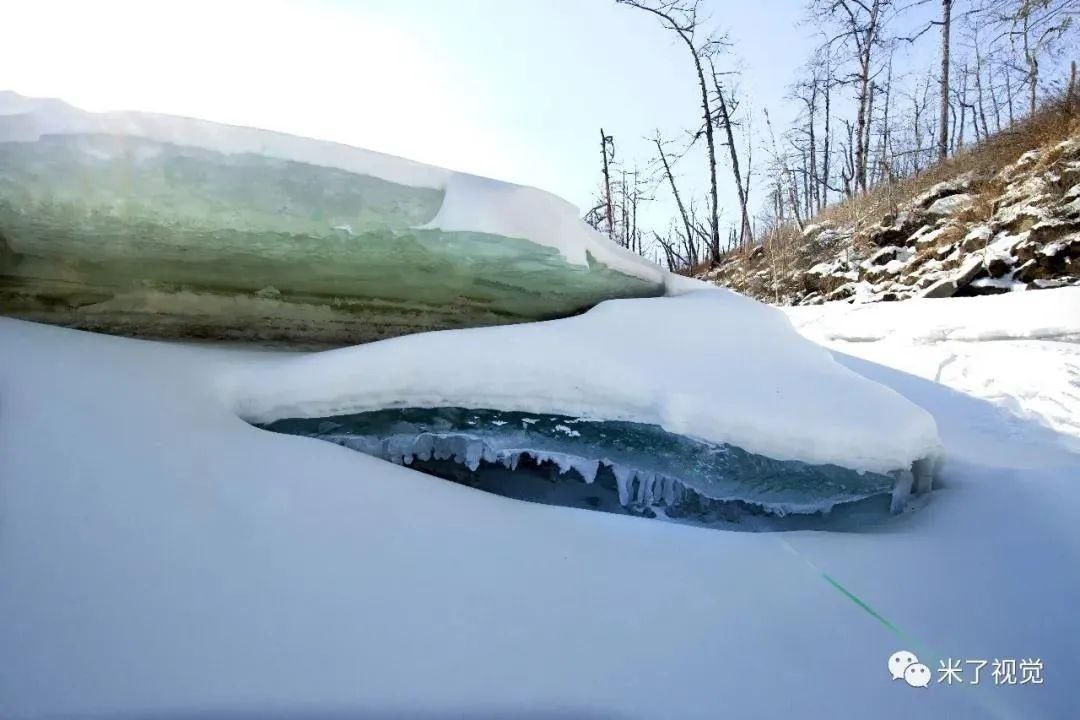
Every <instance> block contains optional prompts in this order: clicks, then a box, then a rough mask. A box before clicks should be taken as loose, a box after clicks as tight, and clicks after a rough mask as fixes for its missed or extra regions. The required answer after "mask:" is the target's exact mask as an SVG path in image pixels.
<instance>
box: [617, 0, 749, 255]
mask: <svg viewBox="0 0 1080 720" xmlns="http://www.w3.org/2000/svg"><path fill="white" fill-rule="evenodd" d="M698 1H699V0H652V1H650V0H615V2H617V3H618V4H620V5H628V6H630V7H634V8H638V9H639V10H643V11H645V12H647V13H651V14H652V15H655V16H656V17H657V18H659V19H660V21H661V22H662V24H663V25H664V27H665V28H667V29H668V30H671V31H672V32H674V33H675V34H676V35H678V37H679V38H680V39H681V40H682V42H683V44H684V45H686V48H687V50H689V51H690V57H691V59H692V60H693V62H694V72H695V74H696V75H697V81H698V88H699V89H700V91H701V117H702V123H703V132H704V135H705V143H706V145H707V150H708V160H707V162H708V173H709V240H710V250H711V252H712V259H713V261H714V262H716V261H719V259H720V209H719V205H718V200H717V189H716V185H717V181H716V142H715V140H714V138H713V111H712V106H711V104H710V102H709V86H708V85H707V84H706V82H705V70H704V65H703V61H707V60H708V59H709V58H711V57H712V56H713V55H714V54H715V53H717V52H718V51H719V50H721V49H722V48H723V47H725V46H726V45H727V44H728V43H727V40H726V38H723V37H716V36H712V35H708V36H706V37H705V38H704V39H703V40H699V38H698V37H697V35H698V31H699V30H700V29H701V26H702V22H701V19H700V18H699V17H698Z"/></svg>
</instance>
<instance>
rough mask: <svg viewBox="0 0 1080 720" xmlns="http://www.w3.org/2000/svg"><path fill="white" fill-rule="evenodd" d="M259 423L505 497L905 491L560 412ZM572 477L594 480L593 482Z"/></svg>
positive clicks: (842, 496) (674, 510)
mask: <svg viewBox="0 0 1080 720" xmlns="http://www.w3.org/2000/svg"><path fill="white" fill-rule="evenodd" d="M266 427H267V429H269V430H274V431H276V432H283V433H289V434H296V435H306V436H310V437H316V438H319V439H322V440H328V441H330V442H334V443H337V444H339V445H343V446H345V447H349V448H352V449H354V450H358V451H360V452H364V453H367V454H368V455H373V456H375V457H379V458H382V459H384V460H390V461H392V462H395V463H397V464H399V465H409V466H412V467H415V468H417V469H421V470H424V471H426V472H430V473H432V474H436V475H441V476H444V477H450V478H452V479H456V480H458V481H460V482H463V483H465V484H470V485H474V486H477V487H481V488H483V489H486V490H490V491H492V492H495V493H497V494H502V495H508V496H510V497H517V498H522V499H538V500H540V501H542V502H548V503H550V504H561V505H571V506H577V507H596V508H599V509H606V510H609V511H614V512H630V513H634V514H647V515H660V516H664V517H670V518H673V519H680V520H684V521H687V522H696V523H700V524H712V523H714V522H716V521H717V520H722V521H728V520H739V519H743V518H745V517H746V516H747V515H762V514H768V515H772V516H778V517H783V516H785V515H789V514H802V515H809V514H814V513H826V514H827V513H829V512H830V511H832V510H833V508H834V507H836V506H838V505H844V504H850V503H857V502H859V501H863V500H867V499H870V498H875V497H876V498H880V499H882V500H884V499H886V498H890V497H892V498H894V499H895V498H897V497H898V498H900V499H901V500H902V499H903V498H906V495H907V493H909V492H910V491H911V487H910V485H911V477H912V476H911V473H910V472H906V471H905V472H894V473H891V474H889V475H883V474H879V473H858V472H855V471H854V470H848V469H845V468H840V467H837V466H835V465H809V464H806V463H801V462H795V461H777V460H772V459H770V458H767V457H763V456H760V455H754V454H751V453H747V452H746V451H744V450H742V449H741V448H736V447H732V446H728V445H715V444H712V443H707V442H702V441H699V440H694V439H692V438H688V437H683V436H680V435H674V434H672V433H668V432H666V431H664V430H663V429H662V428H659V427H657V426H655V425H643V424H640V423H628V422H609V421H600V420H594V419H588V420H586V419H582V418H570V417H565V416H562V415H541V416H539V417H530V416H527V415H525V414H524V413H514V412H501V411H497V410H467V409H463V408H433V409H422V408H404V409H399V410H383V411H374V412H368V413H359V414H355V415H345V416H337V417H332V418H311V419H285V420H280V421H277V422H274V423H270V424H269V425H267V426H266ZM575 428H579V429H575ZM545 468H547V469H549V470H550V471H551V472H544V470H545ZM502 469H505V470H509V471H511V472H512V473H513V474H512V475H508V474H507V473H505V472H500V471H501V470H502ZM466 471H467V472H466ZM581 483H584V484H586V485H593V484H594V483H596V484H597V485H600V486H602V487H597V488H594V489H593V490H592V491H591V493H592V494H590V493H589V492H587V491H585V490H584V489H583V488H581V487H579V485H580V484H581ZM575 486H578V487H575ZM605 496H606V497H605ZM616 503H617V506H616ZM890 506H893V507H894V509H895V502H879V503H877V507H878V508H879V509H885V508H888V507H890Z"/></svg>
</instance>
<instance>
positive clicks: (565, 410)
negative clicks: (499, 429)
mask: <svg viewBox="0 0 1080 720" xmlns="http://www.w3.org/2000/svg"><path fill="white" fill-rule="evenodd" d="M225 387H226V392H227V393H228V394H229V395H230V396H231V397H232V398H233V402H234V406H235V407H236V409H237V412H238V413H239V414H240V415H241V416H242V417H244V418H246V419H248V420H251V421H253V422H260V423H266V422H271V421H273V420H279V419H282V418H287V417H325V416H329V415H344V414H348V413H355V412H363V411H367V410H380V409H384V408H389V407H467V408H494V409H499V410H518V411H523V412H535V413H552V414H562V415H572V416H591V417H599V418H603V419H605V420H627V421H634V422H642V423H649V424H654V425H660V426H661V427H663V428H664V429H666V430H668V431H669V432H673V433H677V434H680V435H689V436H692V437H696V438H700V439H703V440H707V441H711V442H714V443H728V444H731V445H736V446H738V447H741V448H743V449H745V450H747V451H749V452H752V453H757V454H760V455H765V456H768V457H771V458H775V459H777V460H801V461H803V462H809V463H814V464H824V463H832V464H836V465H841V466H843V467H847V468H852V469H855V470H870V471H875V472H883V473H884V472H889V471H893V470H898V469H901V470H902V469H908V468H910V467H911V464H912V462H914V461H915V460H918V459H921V458H926V457H933V456H936V455H938V454H939V452H940V444H939V441H938V438H937V429H936V428H935V426H934V421H933V419H932V418H931V417H930V416H929V415H928V414H927V413H926V412H924V411H923V410H921V409H920V408H918V407H915V406H914V405H912V404H911V403H909V402H907V401H905V400H904V399H903V398H902V397H900V396H899V395H897V394H896V393H894V392H892V391H890V390H888V389H887V388H884V387H882V386H880V385H877V384H875V383H871V382H867V381H866V380H864V379H863V378H861V377H859V376H858V375H856V374H854V373H851V372H848V371H847V370H845V369H844V368H842V367H841V366H839V365H837V364H836V363H835V362H833V360H832V359H831V358H830V357H829V356H828V354H827V353H825V352H824V351H822V350H821V349H820V348H819V347H817V346H815V345H813V344H812V343H809V342H806V341H804V340H803V339H802V338H800V337H799V336H798V334H797V333H795V332H793V331H792V329H791V326H790V324H789V323H788V322H787V320H786V319H785V318H784V316H783V314H782V313H780V312H777V311H776V310H774V309H773V308H770V307H768V306H765V305H762V304H760V303H758V302H756V301H753V300H750V299H747V298H744V297H742V296H740V295H736V294H735V293H732V292H730V291H727V290H719V289H705V290H701V291H698V292H690V293H685V294H683V295H679V296H675V297H665V298H650V299H642V300H615V301H609V302H605V303H601V304H600V305H598V306H597V307H595V308H593V309H592V310H590V311H589V312H587V313H585V314H584V315H580V316H577V317H573V318H567V319H564V320H555V321H551V322H544V323H530V324H525V325H513V326H501V327H492V328H472V329H468V330H453V331H445V332H439V333H427V334H423V335H411V336H407V337H401V338H393V339H390V340H385V341H382V342H379V343H374V344H368V345H360V346H356V347H353V348H345V349H342V350H335V351H330V352H326V353H319V354H315V355H308V356H304V357H298V358H290V359H287V360H283V361H281V362H274V363H262V364H260V365H257V366H255V367H250V366H247V365H244V366H240V367H238V368H237V370H236V372H235V373H233V374H232V375H230V376H229V378H227V379H226V380H225ZM884 427H888V428H889V429H888V431H887V432H883V431H882V428H884Z"/></svg>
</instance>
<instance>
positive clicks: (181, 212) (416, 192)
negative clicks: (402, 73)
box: [0, 92, 666, 344]
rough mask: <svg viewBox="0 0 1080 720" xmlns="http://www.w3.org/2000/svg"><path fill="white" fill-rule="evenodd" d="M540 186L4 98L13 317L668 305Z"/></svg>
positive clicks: (2, 288) (385, 317)
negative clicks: (637, 302) (653, 301)
mask: <svg viewBox="0 0 1080 720" xmlns="http://www.w3.org/2000/svg"><path fill="white" fill-rule="evenodd" d="M665 278H666V274H665V273H664V272H663V271H662V270H661V269H660V268H658V267H656V266H655V265H653V264H652V263H649V262H648V261H646V260H644V259H643V258H641V257H639V256H637V255H635V254H633V253H630V252H628V251H626V250H624V249H622V248H620V247H618V246H617V245H616V244H615V243H613V242H611V241H610V240H608V239H607V238H605V237H604V236H602V235H601V234H599V233H597V232H595V231H594V230H593V229H592V228H590V227H588V226H587V225H586V224H584V223H583V222H581V220H580V219H579V218H578V213H577V210H576V208H574V207H573V206H571V205H570V204H569V203H566V202H565V201H563V200H560V199H559V198H557V197H555V196H553V195H551V194H549V193H546V192H543V191H540V190H536V189H534V188H528V187H522V186H518V185H513V184H509V183H502V182H498V181H495V180H489V179H487V178H481V177H475V176H471V175H466V174H461V173H455V172H452V171H450V170H444V169H441V168H435V167H430V166H427V165H422V164H420V163H416V162H412V161H410V160H405V159H402V158H397V157H392V156H389V155H383V154H381V153H376V152H371V151H368V150H362V149H359V148H353V147H347V146H344V145H339V144H336V143H330V142H323V141H319V140H313V139H308V138H300V137H294V136H290V135H284V134H281V133H275V132H269V131H265V130H257V129H253V128H243V127H233V126H227V125H219V124H216V123H211V122H206V121H202V120H194V119H188V118H178V117H169V116H163V115H151V114H145V113H134V112H123V113H89V112H84V111H82V110H79V109H77V108H74V107H72V106H70V105H67V104H65V103H63V102H60V101H58V100H42V99H35V98H26V97H22V96H19V95H16V94H14V93H10V92H0V311H2V312H4V313H5V314H7V315H13V316H19V317H23V318H25V319H31V320H39V321H46V322H54V323H59V324H66V325H72V326H76V327H81V328H84V329H91V330H107V331H110V332H118V333H122V334H143V335H156V336H177V335H179V336H202V337H229V338H242V339H278V340H292V341H307V342H323V343H335V344H352V343H355V342H361V341H365V340H372V339H378V338H383V337H390V336H395V335H401V334H406V333H410V332H417V331H423V330H432V329H443V328H454V327H473V326H478V325H494V324H505V323H509V322H523V321H530V320H538V319H549V318H553V317H561V316H564V315H568V314H572V313H575V312H579V311H581V310H583V309H585V308H588V307H591V306H592V305H595V304H596V303H597V302H599V301H601V300H604V299H608V298H613V297H648V296H655V295H659V294H661V293H662V292H663V290H664V288H665V284H666V279H665Z"/></svg>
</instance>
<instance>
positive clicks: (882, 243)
mask: <svg viewBox="0 0 1080 720" xmlns="http://www.w3.org/2000/svg"><path fill="white" fill-rule="evenodd" d="M1078 110H1080V102H1078V101H1077V100H1076V99H1073V100H1072V101H1069V102H1066V101H1059V102H1054V103H1050V104H1047V105H1046V106H1044V107H1043V108H1042V109H1041V111H1040V112H1038V113H1037V114H1036V115H1035V116H1034V117H1032V118H1029V119H1027V120H1025V121H1023V122H1021V123H1018V124H1017V125H1016V126H1014V127H1013V128H1010V129H1009V130H1006V131H1003V132H1001V133H998V134H997V135H994V136H992V137H990V138H989V139H987V140H986V141H984V142H982V143H980V144H978V145H974V146H972V147H971V148H970V149H968V150H966V151H964V152H962V153H959V154H958V155H957V156H955V157H953V158H951V159H949V160H948V161H947V162H944V163H940V164H938V165H936V166H934V167H932V168H930V169H928V170H927V171H925V172H923V173H920V174H919V175H917V176H914V177H910V178H906V179H904V180H902V181H900V182H897V183H893V184H887V185H884V186H880V187H878V188H875V189H873V190H871V191H870V192H869V193H868V194H866V195H864V196H860V197H856V198H853V199H850V200H847V201H845V202H842V203H839V204H836V205H833V206H830V207H828V208H826V209H825V210H824V211H823V212H822V213H821V214H820V215H819V216H818V217H816V218H813V219H812V220H811V221H810V222H808V223H807V224H806V225H805V226H804V227H803V228H802V229H801V230H799V229H797V228H793V227H789V228H782V229H779V230H774V231H772V232H771V233H769V234H768V235H767V236H766V237H765V239H764V241H763V243H762V244H761V245H759V246H757V247H755V248H752V249H748V250H742V251H736V252H733V253H730V254H728V255H727V256H726V257H724V258H723V260H722V261H721V263H720V264H719V265H718V266H716V267H714V268H711V269H709V270H708V271H706V272H703V273H700V274H699V275H698V277H700V278H702V279H705V280H710V281H712V282H715V283H717V284H719V285H724V286H727V287H730V288H732V289H734V290H737V291H739V292H741V293H745V294H747V295H750V296H752V297H755V298H757V299H760V300H763V301H766V302H770V303H776V304H782V305H815V304H821V303H824V302H830V301H847V302H855V303H862V302H877V301H891V300H904V299H907V298H914V297H927V298H941V297H949V296H953V295H957V296H964V295H982V294H996V293H1002V292H1009V291H1016V290H1036V289H1044V288H1052V287H1061V286H1066V285H1078V284H1080V112H1078Z"/></svg>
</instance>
